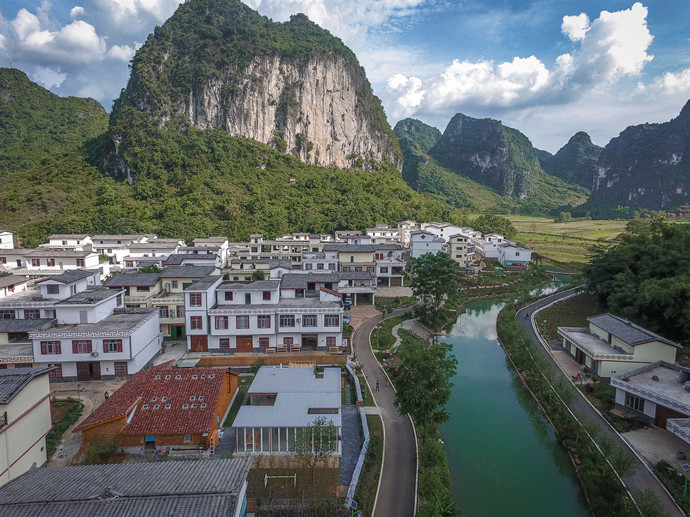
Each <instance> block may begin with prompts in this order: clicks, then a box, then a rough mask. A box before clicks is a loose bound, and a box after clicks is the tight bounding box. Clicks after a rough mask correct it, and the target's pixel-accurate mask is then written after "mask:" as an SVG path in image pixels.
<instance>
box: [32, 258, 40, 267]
mask: <svg viewBox="0 0 690 517" xmlns="http://www.w3.org/2000/svg"><path fill="white" fill-rule="evenodd" d="M31 265H32V266H33V267H39V266H40V265H41V259H31Z"/></svg>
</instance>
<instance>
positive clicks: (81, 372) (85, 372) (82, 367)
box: [77, 362, 91, 381]
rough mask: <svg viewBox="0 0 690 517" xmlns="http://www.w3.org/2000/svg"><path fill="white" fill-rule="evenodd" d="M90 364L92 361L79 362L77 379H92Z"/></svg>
mask: <svg viewBox="0 0 690 517" xmlns="http://www.w3.org/2000/svg"><path fill="white" fill-rule="evenodd" d="M89 364H90V363H81V362H79V363H77V380H78V381H90V380H91V376H90V375H89Z"/></svg>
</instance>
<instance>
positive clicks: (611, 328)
mask: <svg viewBox="0 0 690 517" xmlns="http://www.w3.org/2000/svg"><path fill="white" fill-rule="evenodd" d="M587 321H588V322H589V327H588V328H587V327H558V334H559V335H560V336H561V337H562V338H563V348H564V349H565V351H566V352H568V353H569V354H570V355H572V356H573V357H574V358H575V360H576V361H577V362H578V364H580V365H583V366H584V367H585V368H587V369H588V370H589V371H591V372H592V373H594V374H596V375H598V376H599V377H603V378H609V377H614V376H620V375H622V374H624V373H626V372H629V371H631V370H635V369H637V368H640V367H641V366H642V365H645V364H651V363H654V362H656V361H666V362H669V363H673V362H675V360H676V351H677V350H678V348H680V347H681V345H679V344H678V343H674V342H673V341H669V340H668V339H666V338H664V337H661V336H659V335H657V334H654V333H653V332H650V331H649V330H646V329H644V328H642V327H640V326H639V325H635V324H634V323H632V322H630V321H627V320H624V319H623V318H619V317H618V316H614V315H613V314H600V315H598V316H592V317H590V318H587Z"/></svg>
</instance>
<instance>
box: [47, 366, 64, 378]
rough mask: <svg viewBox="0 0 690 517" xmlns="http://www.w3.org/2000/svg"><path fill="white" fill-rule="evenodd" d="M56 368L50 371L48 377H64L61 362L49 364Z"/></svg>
mask: <svg viewBox="0 0 690 517" xmlns="http://www.w3.org/2000/svg"><path fill="white" fill-rule="evenodd" d="M48 366H52V367H53V368H54V369H53V370H50V372H48V377H49V378H50V379H62V365H61V364H49V365H48Z"/></svg>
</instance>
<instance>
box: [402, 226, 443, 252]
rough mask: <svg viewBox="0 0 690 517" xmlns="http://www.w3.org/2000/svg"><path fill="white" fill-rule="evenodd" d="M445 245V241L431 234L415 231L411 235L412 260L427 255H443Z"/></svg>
mask: <svg viewBox="0 0 690 517" xmlns="http://www.w3.org/2000/svg"><path fill="white" fill-rule="evenodd" d="M445 244H446V241H445V239H443V238H441V237H437V236H436V235H434V234H433V233H431V232H427V231H426V230H415V231H413V232H411V233H410V258H419V257H421V256H422V255H426V254H427V253H431V254H432V255H436V254H438V253H443V249H444V246H445Z"/></svg>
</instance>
